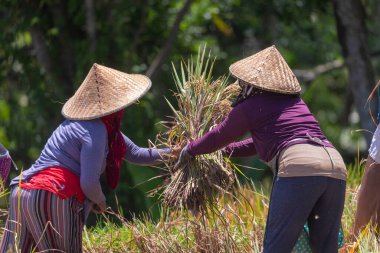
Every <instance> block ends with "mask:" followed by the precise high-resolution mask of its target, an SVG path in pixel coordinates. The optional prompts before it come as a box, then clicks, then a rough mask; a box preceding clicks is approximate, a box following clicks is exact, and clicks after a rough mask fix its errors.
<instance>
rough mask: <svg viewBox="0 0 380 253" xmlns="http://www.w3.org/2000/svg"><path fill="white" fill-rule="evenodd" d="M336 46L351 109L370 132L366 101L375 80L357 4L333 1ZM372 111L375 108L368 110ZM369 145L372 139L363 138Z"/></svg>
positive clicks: (349, 0) (347, 0) (362, 14)
mask: <svg viewBox="0 0 380 253" xmlns="http://www.w3.org/2000/svg"><path fill="white" fill-rule="evenodd" d="M333 5H334V14H335V19H336V24H337V32H338V37H339V42H340V45H341V48H342V51H343V56H344V60H345V63H346V65H347V67H348V72H349V83H348V87H349V89H351V91H352V94H353V97H354V104H355V108H356V110H357V111H358V113H359V116H360V125H361V128H362V129H365V130H369V131H373V130H374V128H375V125H374V124H373V122H372V120H371V116H370V114H369V113H368V105H367V104H366V103H367V97H368V96H369V94H370V91H371V90H372V88H371V87H374V86H375V78H374V73H373V68H372V64H371V59H370V53H369V49H368V33H367V27H366V24H365V19H366V16H365V10H364V7H363V5H362V3H361V1H360V0H333ZM372 108H376V106H372ZM365 138H366V140H367V143H368V144H369V143H370V141H371V138H372V136H371V135H368V134H365Z"/></svg>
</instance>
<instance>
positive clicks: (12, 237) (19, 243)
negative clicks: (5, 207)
mask: <svg viewBox="0 0 380 253" xmlns="http://www.w3.org/2000/svg"><path fill="white" fill-rule="evenodd" d="M28 197H29V194H28V193H27V192H23V191H22V190H19V188H18V187H13V189H12V190H11V193H10V197H9V203H10V204H9V214H8V218H7V221H6V225H5V230H4V233H3V238H2V241H1V246H0V252H1V253H5V252H9V251H10V252H16V251H17V252H22V253H23V252H30V250H31V249H32V247H33V245H34V241H33V239H32V237H31V235H30V233H29V232H28V230H27V226H26V224H25V219H24V216H23V214H24V213H23V206H24V204H25V202H26V201H27V199H28ZM18 210H20V214H18Z"/></svg>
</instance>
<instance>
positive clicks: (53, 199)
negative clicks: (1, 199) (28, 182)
mask: <svg viewBox="0 0 380 253" xmlns="http://www.w3.org/2000/svg"><path fill="white" fill-rule="evenodd" d="M83 209H84V208H83V204H81V203H79V202H78V201H77V200H76V198H67V199H61V198H59V197H58V196H56V195H55V194H53V193H51V192H49V191H45V190H39V189H36V190H28V189H20V188H19V187H18V186H15V187H13V189H12V191H11V195H10V207H9V215H8V219H7V223H6V228H5V231H4V234H3V239H2V242H1V247H0V252H1V253H5V252H7V250H11V251H10V252H16V250H17V252H31V250H35V251H38V252H39V251H43V252H67V253H78V252H82V230H83V226H84V210H83Z"/></svg>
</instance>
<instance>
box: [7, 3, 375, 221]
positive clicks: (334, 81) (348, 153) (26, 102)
mask: <svg viewBox="0 0 380 253" xmlns="http://www.w3.org/2000/svg"><path fill="white" fill-rule="evenodd" d="M185 2H189V4H190V5H189V8H188V10H184V11H183V16H182V19H181V17H180V16H179V13H181V10H182V8H183V5H184V3H185ZM361 3H362V4H363V6H364V7H365V10H366V11H367V16H366V25H367V29H368V31H369V32H368V35H369V45H368V46H369V48H370V50H371V52H376V50H379V49H380V40H379V33H380V29H378V24H379V16H380V4H379V3H378V1H376V0H365V1H361ZM0 15H1V17H2V18H1V19H0V27H1V31H2V34H1V36H0V143H3V144H4V145H5V146H6V147H8V148H9V150H10V152H11V154H12V156H13V158H14V159H15V161H16V162H17V164H18V166H19V167H22V168H24V169H27V168H28V167H29V166H30V165H31V164H32V163H33V161H34V160H35V159H36V158H37V157H38V156H39V154H40V152H41V149H42V148H43V146H44V144H45V142H46V140H47V139H48V137H49V136H50V134H51V133H52V131H53V130H54V129H55V128H56V127H57V126H58V125H59V124H60V123H61V122H62V121H63V120H64V118H63V117H62V116H61V114H60V110H61V108H62V105H63V103H64V102H65V101H66V99H68V98H69V97H70V96H71V95H72V94H73V93H74V91H75V90H76V88H77V87H78V86H79V85H80V84H81V82H82V80H83V79H84V77H85V75H86V74H87V72H88V70H89V69H90V67H91V66H92V64H93V63H94V62H97V63H99V64H104V65H107V66H110V67H113V68H115V69H118V70H122V71H125V72H128V73H145V72H146V71H148V70H149V67H150V66H151V64H152V62H153V61H154V60H155V59H156V56H157V55H158V54H159V53H160V52H161V51H162V49H163V48H164V47H165V45H168V48H169V50H168V53H167V55H165V56H166V57H163V59H162V62H161V63H160V64H159V66H158V68H157V69H155V71H154V74H153V75H152V77H151V78H152V81H153V86H152V89H151V91H150V92H149V93H148V94H147V95H146V96H145V97H144V98H143V99H142V100H141V101H140V102H139V103H138V104H135V105H133V106H131V107H129V108H128V109H127V110H126V116H125V119H124V122H123V126H122V129H123V132H124V133H125V134H126V135H128V136H129V137H130V138H131V139H132V140H133V141H134V142H135V143H136V144H138V145H140V146H148V141H147V140H148V139H150V140H152V141H154V139H155V135H156V134H157V133H159V132H160V131H162V130H163V129H162V128H161V126H160V125H159V124H157V123H158V122H159V121H160V120H164V119H166V116H170V109H169V107H168V106H167V104H166V103H165V102H164V99H163V97H167V98H168V99H169V100H171V101H172V99H173V98H172V92H171V89H173V88H174V82H173V80H172V72H171V62H173V63H174V65H176V64H178V63H179V61H180V60H181V59H182V58H187V57H189V56H190V55H192V54H195V53H196V51H197V50H198V48H199V46H200V45H204V44H207V47H208V48H210V49H211V50H212V53H213V55H215V56H216V57H217V61H216V64H215V75H228V66H229V65H230V64H231V63H232V62H234V61H236V60H238V59H241V58H242V57H245V56H248V55H250V54H253V53H255V52H257V51H259V50H260V49H262V48H264V47H266V46H270V45H272V44H276V46H277V48H278V49H279V50H280V51H281V52H282V53H283V56H284V57H285V59H286V60H287V61H288V63H289V65H290V66H291V67H292V68H293V69H295V70H305V69H312V68H313V67H315V66H318V65H322V64H326V63H327V62H331V61H334V60H343V56H342V53H341V46H340V44H339V40H338V35H337V32H336V21H335V17H334V11H333V6H332V3H330V2H326V1H323V0H257V1H251V0H202V1H201V0H194V1H190V0H188V1H177V0H162V1H155V0H128V1H120V0H101V1H92V0H85V1H74V0H68V1H58V0H39V1H31V0H27V1H17V0H3V1H1V3H0ZM176 21H178V22H179V29H178V32H177V33H175V32H173V29H172V27H173V24H174V23H175V22H176ZM171 35H173V36H174V40H173V41H172V43H168V38H170V36H171ZM372 64H373V67H374V70H375V73H377V76H376V79H379V74H378V73H380V61H379V59H378V54H376V53H374V54H373V57H372ZM300 81H301V83H302V86H303V94H302V97H303V99H304V100H305V101H306V103H307V104H308V105H309V106H310V109H311V111H312V112H313V113H314V114H315V116H316V118H317V119H318V120H319V122H320V125H321V127H322V129H323V131H324V132H325V134H326V135H327V137H328V138H329V139H330V140H331V141H332V142H333V143H334V145H335V146H336V147H337V148H338V149H339V150H340V151H341V152H342V154H343V155H344V158H345V160H346V162H347V163H349V162H353V161H354V159H355V152H356V150H357V147H358V145H359V146H360V150H361V152H362V153H365V152H366V149H367V147H368V143H365V140H364V138H363V133H361V132H353V131H354V130H356V129H359V128H360V126H359V122H360V118H359V116H358V113H357V108H355V107H354V105H353V102H352V94H350V92H348V89H347V82H348V73H347V69H346V68H344V67H339V68H335V69H332V70H331V71H328V72H326V73H324V74H321V75H318V76H317V77H316V78H314V79H313V80H309V81H307V80H302V79H300ZM231 82H233V80H232V79H231ZM374 85H375V84H373V86H374ZM373 110H374V112H376V110H375V108H373ZM239 162H242V163H243V164H247V165H251V166H252V164H253V166H254V167H258V168H262V169H264V166H263V165H262V164H259V163H257V161H256V160H252V159H249V160H242V161H239ZM157 173H158V170H157V169H154V168H147V167H141V166H135V165H132V164H128V163H125V164H124V165H123V169H122V180H121V184H120V185H119V187H118V189H117V190H116V194H117V195H118V197H119V204H120V205H121V206H122V207H123V209H124V213H125V215H126V216H129V214H130V213H140V212H141V211H143V210H152V211H153V214H154V215H157V213H158V211H157V210H158V209H157V206H156V205H154V203H156V202H157V199H154V198H148V197H146V196H145V193H146V192H147V191H149V190H151V189H153V188H154V186H155V185H157V184H158V183H160V182H159V180H153V181H151V182H146V181H147V180H148V179H149V178H151V177H153V176H155V175H157ZM266 173H267V172H266ZM266 173H264V172H263V173H259V174H258V173H255V172H254V171H252V170H246V174H247V175H249V176H251V177H254V178H255V179H260V177H261V175H264V174H266ZM14 175H15V173H14ZM108 196H109V198H108V199H109V200H110V203H111V202H112V200H113V199H114V197H113V196H114V192H109V193H108Z"/></svg>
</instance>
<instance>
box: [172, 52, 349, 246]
mask: <svg viewBox="0 0 380 253" xmlns="http://www.w3.org/2000/svg"><path fill="white" fill-rule="evenodd" d="M230 72H231V74H232V75H233V76H235V77H236V78H237V80H238V82H239V85H240V86H241V88H242V91H241V93H240V95H239V96H238V99H237V101H236V102H235V104H234V108H233V109H232V111H231V112H230V113H229V115H228V116H227V117H226V118H225V120H224V121H223V122H222V123H220V124H219V125H218V126H217V127H215V128H214V129H213V130H212V131H210V132H208V133H207V134H205V135H204V136H203V137H201V138H199V139H197V140H194V141H192V142H190V143H189V144H188V145H187V146H186V147H185V148H184V149H183V150H182V152H181V155H180V159H179V162H178V163H180V162H181V160H184V159H191V157H193V156H196V155H200V154H206V153H211V152H214V151H216V150H218V149H221V148H223V147H226V148H225V151H226V153H227V154H228V155H230V156H233V157H239V156H240V157H242V156H253V155H258V157H259V158H260V159H262V160H263V161H265V162H267V163H268V164H271V165H272V166H271V167H272V168H274V171H275V175H276V176H275V180H274V184H273V189H272V194H271V201H270V206H269V213H268V218H267V225H266V232H265V239H264V252H265V253H268V252H270V253H281V252H287V253H288V252H291V251H292V249H293V247H294V245H295V243H296V241H297V239H298V237H299V235H300V233H301V230H302V229H303V226H304V224H305V223H306V222H307V223H308V225H309V228H310V242H311V246H312V249H313V252H323V253H329V252H337V247H338V243H337V242H338V239H337V237H338V231H339V226H340V220H341V216H342V212H343V206H344V198H345V189H346V174H347V173H346V168H345V164H344V162H343V159H342V157H341V155H340V154H339V152H338V151H337V150H336V149H335V148H334V147H333V145H332V144H331V143H330V142H329V141H328V140H327V139H326V137H325V135H324V134H323V132H322V131H321V129H320V127H319V124H318V122H317V120H316V119H315V118H314V116H313V115H312V113H311V112H310V111H309V109H308V107H307V105H306V104H305V103H304V101H303V100H302V99H301V98H300V96H299V93H300V91H301V87H300V85H299V83H298V81H297V79H296V77H295V75H294V74H293V72H292V71H291V70H290V68H289V66H288V65H287V63H286V62H285V60H284V59H283V57H282V56H281V54H280V53H279V52H278V51H277V49H276V48H275V47H274V46H272V47H269V48H267V49H265V50H262V51H260V52H258V53H257V54H255V55H252V56H250V57H248V58H245V59H242V60H240V61H238V62H236V63H234V64H232V65H231V66H230ZM247 133H249V134H250V135H251V137H250V138H248V139H246V140H242V141H238V142H234V141H236V140H237V139H238V138H240V137H242V136H243V135H244V134H247Z"/></svg>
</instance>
